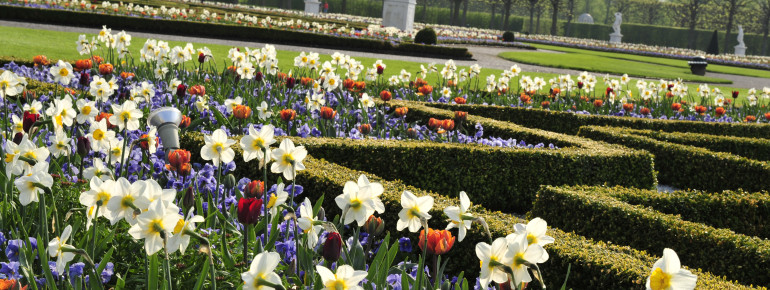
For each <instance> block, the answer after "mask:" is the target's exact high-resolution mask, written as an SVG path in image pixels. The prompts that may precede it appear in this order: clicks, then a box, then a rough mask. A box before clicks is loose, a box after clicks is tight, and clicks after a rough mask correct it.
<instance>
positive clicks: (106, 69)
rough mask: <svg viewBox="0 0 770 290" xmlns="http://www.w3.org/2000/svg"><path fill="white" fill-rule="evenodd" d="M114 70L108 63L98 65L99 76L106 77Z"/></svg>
mask: <svg viewBox="0 0 770 290" xmlns="http://www.w3.org/2000/svg"><path fill="white" fill-rule="evenodd" d="M113 70H114V68H113V67H112V65H111V64H109V63H103V64H100V65H99V74H101V75H108V74H111V73H112V71H113Z"/></svg>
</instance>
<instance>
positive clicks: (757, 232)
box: [592, 187, 770, 238]
mask: <svg viewBox="0 0 770 290" xmlns="http://www.w3.org/2000/svg"><path fill="white" fill-rule="evenodd" d="M592 190H593V191H596V192H602V193H606V194H609V195H611V196H612V197H614V198H616V199H618V200H621V201H623V202H627V203H629V204H633V205H640V206H644V207H651V208H653V209H654V210H656V211H659V212H663V213H667V214H674V215H681V216H682V219H685V220H688V221H692V222H698V223H704V224H707V225H709V226H712V227H715V228H727V229H731V230H733V231H735V232H737V233H741V234H744V235H748V236H757V237H760V238H770V225H768V224H767V223H768V221H770V194H768V193H767V192H755V193H751V192H745V191H723V192H718V193H708V192H702V191H674V192H658V191H654V190H643V189H630V188H629V189H620V188H607V187H601V188H599V187H596V188H594V189H592Z"/></svg>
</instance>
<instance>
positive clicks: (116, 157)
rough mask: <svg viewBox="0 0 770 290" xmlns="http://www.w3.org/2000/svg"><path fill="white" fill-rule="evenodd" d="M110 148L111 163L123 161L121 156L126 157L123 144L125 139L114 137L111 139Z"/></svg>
mask: <svg viewBox="0 0 770 290" xmlns="http://www.w3.org/2000/svg"><path fill="white" fill-rule="evenodd" d="M109 142H110V148H109V149H107V151H108V152H109V153H108V154H107V155H108V158H109V160H110V163H111V164H112V165H115V164H116V163H118V162H123V160H121V158H124V157H125V155H123V144H124V140H118V138H112V139H110V141H109Z"/></svg>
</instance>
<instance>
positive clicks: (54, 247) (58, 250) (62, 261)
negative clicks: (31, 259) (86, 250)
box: [48, 225, 75, 273]
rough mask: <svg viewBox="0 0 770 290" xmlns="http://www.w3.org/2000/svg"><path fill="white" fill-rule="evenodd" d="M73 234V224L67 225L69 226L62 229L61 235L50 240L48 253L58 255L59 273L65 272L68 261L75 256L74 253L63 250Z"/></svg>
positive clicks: (57, 269)
mask: <svg viewBox="0 0 770 290" xmlns="http://www.w3.org/2000/svg"><path fill="white" fill-rule="evenodd" d="M71 235H72V226H71V225H67V227H65V228H64V231H62V233H61V236H58V237H55V238H53V239H52V240H51V241H50V242H48V255H49V256H51V257H56V272H57V273H64V269H65V268H66V266H67V263H69V262H70V261H72V259H74V258H75V254H74V253H70V252H65V251H64V250H63V248H64V247H66V246H69V245H68V244H67V240H69V239H70V236H71Z"/></svg>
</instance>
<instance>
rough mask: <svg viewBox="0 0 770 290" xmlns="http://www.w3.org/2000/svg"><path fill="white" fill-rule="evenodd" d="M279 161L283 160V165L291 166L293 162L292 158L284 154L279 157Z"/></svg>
mask: <svg viewBox="0 0 770 290" xmlns="http://www.w3.org/2000/svg"><path fill="white" fill-rule="evenodd" d="M281 160H283V163H284V164H287V165H291V164H292V163H293V162H294V156H291V154H289V153H285V154H283V156H282V157H281Z"/></svg>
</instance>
